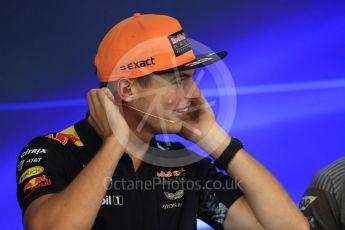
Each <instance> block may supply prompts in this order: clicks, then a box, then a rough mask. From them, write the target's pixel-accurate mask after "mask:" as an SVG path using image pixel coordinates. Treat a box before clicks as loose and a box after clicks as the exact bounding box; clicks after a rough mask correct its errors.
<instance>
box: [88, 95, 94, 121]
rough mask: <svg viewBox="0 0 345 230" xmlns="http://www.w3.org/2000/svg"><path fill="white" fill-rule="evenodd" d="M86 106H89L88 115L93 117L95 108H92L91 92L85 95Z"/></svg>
mask: <svg viewBox="0 0 345 230" xmlns="http://www.w3.org/2000/svg"><path fill="white" fill-rule="evenodd" d="M87 104H88V106H89V110H90V115H91V116H95V107H94V104H93V100H92V95H91V91H89V92H88V93H87Z"/></svg>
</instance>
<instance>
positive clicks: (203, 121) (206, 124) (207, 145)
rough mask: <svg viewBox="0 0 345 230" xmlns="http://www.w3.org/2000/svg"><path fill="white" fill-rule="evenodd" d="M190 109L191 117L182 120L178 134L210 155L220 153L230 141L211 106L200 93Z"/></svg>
mask: <svg viewBox="0 0 345 230" xmlns="http://www.w3.org/2000/svg"><path fill="white" fill-rule="evenodd" d="M190 110H191V111H190V112H189V114H190V116H191V119H190V120H188V121H185V122H183V128H182V129H181V131H180V132H179V133H178V134H179V135H180V136H182V137H183V138H186V139H188V140H191V141H193V142H194V143H196V144H198V145H199V146H200V147H201V148H203V149H204V150H205V151H206V152H208V153H212V155H213V153H214V154H215V155H218V154H219V153H222V152H223V150H224V149H225V148H226V147H227V146H228V144H229V143H230V137H229V135H228V134H227V133H226V132H225V131H224V129H223V128H222V127H220V126H219V124H218V123H217V121H216V119H215V116H214V113H213V110H212V108H211V106H210V105H209V104H208V102H207V100H206V99H205V97H204V96H203V95H202V94H201V95H200V97H199V98H197V99H196V100H193V101H192V104H191V109H190ZM216 153H218V154H216ZM214 157H215V158H218V156H214Z"/></svg>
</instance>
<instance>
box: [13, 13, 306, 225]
mask: <svg viewBox="0 0 345 230" xmlns="http://www.w3.org/2000/svg"><path fill="white" fill-rule="evenodd" d="M225 56H226V53H225V52H219V53H211V54H205V55H204V56H199V57H196V56H195V55H194V53H193V50H192V49H191V47H190V45H189V42H188V40H187V38H186V36H185V33H184V31H183V30H182V28H181V26H180V24H179V22H178V21H177V20H176V19H174V18H171V17H168V16H164V15H141V14H139V13H136V14H135V15H134V16H132V17H130V18H127V19H125V20H124V21H122V22H120V23H118V24H117V25H115V26H114V27H113V28H112V29H111V30H110V31H109V32H108V33H107V35H106V36H105V38H104V39H103V41H102V42H101V44H100V46H99V49H98V53H97V55H96V59H95V63H96V67H97V74H98V76H99V79H100V81H101V82H102V84H103V85H107V87H104V88H100V89H92V90H91V91H90V92H89V93H88V95H87V99H88V105H89V110H90V114H89V115H88V117H87V119H85V120H82V121H79V122H77V123H76V124H74V125H73V126H71V127H69V128H67V129H65V130H63V131H61V132H58V133H52V134H48V135H45V136H40V137H37V138H35V139H33V140H32V141H30V143H28V144H27V145H26V146H25V147H24V149H23V151H22V153H21V154H20V156H19V158H18V170H17V182H18V191H17V196H18V201H19V204H20V206H21V208H22V209H23V222H24V226H25V228H27V229H90V228H93V229H186V230H187V229H188V230H189V229H195V228H196V218H197V217H199V218H201V219H203V220H204V221H206V222H207V223H209V224H210V225H211V226H213V227H214V228H216V229H223V228H224V229H279V230H283V229H287V230H291V229H294V230H298V229H308V222H307V221H306V219H305V218H304V217H303V215H302V214H301V213H300V212H299V210H298V209H297V207H296V206H295V205H294V203H293V202H292V200H291V199H290V197H289V196H288V194H287V193H286V192H285V191H284V189H283V188H282V187H281V186H280V184H279V183H278V182H277V180H276V179H275V178H274V177H273V176H272V175H271V174H270V173H269V172H268V171H267V170H266V169H265V168H264V167H263V166H262V165H260V164H259V163H258V162H257V161H255V160H254V159H253V158H252V157H251V156H250V155H249V154H248V153H247V152H246V151H245V150H244V149H243V148H242V144H241V142H240V141H239V140H237V139H235V138H231V137H230V136H229V135H228V134H227V133H226V132H225V131H224V130H223V129H222V128H221V127H220V126H219V125H218V124H217V122H216V120H215V117H214V114H213V111H212V110H211V109H210V107H209V106H208V103H207V101H206V100H205V99H204V97H203V96H202V94H201V92H200V90H199V88H198V86H197V85H196V83H195V82H194V80H193V75H194V71H195V68H199V67H202V66H204V65H208V64H211V63H213V62H216V61H218V60H219V59H221V58H224V57H225ZM159 133H177V134H178V135H180V136H182V137H184V138H186V139H188V140H190V141H192V142H194V143H195V144H198V145H199V146H200V147H201V148H203V149H204V150H205V151H206V152H208V153H210V154H211V156H212V157H213V158H214V159H215V160H216V165H217V166H218V167H219V168H220V169H223V170H227V172H228V173H229V175H230V176H224V175H223V174H221V173H219V172H218V171H217V170H216V168H215V166H214V165H213V164H212V163H210V161H209V160H207V159H202V160H200V161H198V162H195V163H191V164H188V165H186V164H183V162H182V163H180V165H178V164H175V165H171V164H170V162H171V161H174V159H173V158H171V159H170V160H169V157H170V156H173V157H175V158H178V159H179V157H180V158H182V159H188V157H190V156H193V155H195V153H192V152H190V151H188V150H186V149H185V148H184V146H182V145H181V144H179V143H164V142H159V141H156V140H155V138H154V136H155V135H156V134H159ZM157 159H158V160H157ZM232 178H235V179H236V180H237V181H239V182H240V186H241V189H240V188H239V186H232V187H231V188H229V186H227V188H225V189H224V187H225V186H226V185H230V184H234V183H233V182H234V180H233V179H232ZM150 181H154V186H152V184H150V185H151V186H144V187H145V188H142V187H143V186H134V187H133V184H135V185H137V184H141V185H143V184H144V185H147V184H149V183H146V182H150ZM189 182H192V183H193V186H189V187H187V186H186V183H189ZM210 182H211V183H210ZM212 182H217V183H219V184H220V185H222V187H223V188H221V189H220V188H216V186H212ZM130 185H132V186H130ZM173 185H175V186H173ZM176 185H177V186H176Z"/></svg>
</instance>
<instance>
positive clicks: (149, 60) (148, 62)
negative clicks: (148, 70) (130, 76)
mask: <svg viewBox="0 0 345 230" xmlns="http://www.w3.org/2000/svg"><path fill="white" fill-rule="evenodd" d="M154 60H155V59H154V58H153V57H149V58H147V59H146V60H141V61H136V62H131V63H128V64H127V65H123V66H120V70H127V69H136V68H141V67H145V66H149V65H155V64H156V63H155V62H154Z"/></svg>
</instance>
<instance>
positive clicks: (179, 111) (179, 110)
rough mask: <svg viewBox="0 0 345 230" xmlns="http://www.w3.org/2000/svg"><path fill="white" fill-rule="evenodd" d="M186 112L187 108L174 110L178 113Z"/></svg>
mask: <svg viewBox="0 0 345 230" xmlns="http://www.w3.org/2000/svg"><path fill="white" fill-rule="evenodd" d="M188 110H189V107H184V108H179V109H175V110H174V111H175V112H178V113H187V112H188Z"/></svg>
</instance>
